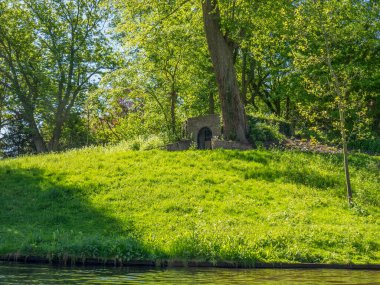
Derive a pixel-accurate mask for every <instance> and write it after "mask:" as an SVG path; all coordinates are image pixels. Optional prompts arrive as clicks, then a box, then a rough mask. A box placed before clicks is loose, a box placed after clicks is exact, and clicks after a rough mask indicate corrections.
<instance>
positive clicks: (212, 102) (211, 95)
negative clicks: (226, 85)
mask: <svg viewBox="0 0 380 285" xmlns="http://www.w3.org/2000/svg"><path fill="white" fill-rule="evenodd" d="M208 99H209V102H208V113H209V114H215V100H214V91H210V93H209V95H208Z"/></svg>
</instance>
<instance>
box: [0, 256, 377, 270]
mask: <svg viewBox="0 0 380 285" xmlns="http://www.w3.org/2000/svg"><path fill="white" fill-rule="evenodd" d="M0 262H5V263H6V264H18V263H19V264H41V265H42V264H49V265H58V266H65V267H67V266H68V267H72V266H87V267H88V266H96V267H147V268H148V267H151V268H230V269H234V268H235V269H337V270H340V269H343V270H380V264H328V263H251V264H246V263H241V262H239V261H235V262H231V261H218V262H208V261H194V260H187V261H182V260H169V261H168V260H159V261H157V260H150V261H148V260H136V261H133V260H130V261H123V260H112V259H108V260H102V259H96V258H85V259H82V260H78V259H72V258H70V257H68V258H67V259H65V260H60V259H57V258H56V259H48V258H44V257H38V256H15V255H5V256H0ZM0 265H1V263H0Z"/></svg>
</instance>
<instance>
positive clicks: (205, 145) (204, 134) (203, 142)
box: [197, 127, 212, 149]
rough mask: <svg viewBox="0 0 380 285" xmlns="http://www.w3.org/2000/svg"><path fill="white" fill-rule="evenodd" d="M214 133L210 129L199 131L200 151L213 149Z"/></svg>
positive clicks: (198, 142)
mask: <svg viewBox="0 0 380 285" xmlns="http://www.w3.org/2000/svg"><path fill="white" fill-rule="evenodd" d="M211 138H212V131H211V130H210V128H208V127H203V128H201V129H200V130H199V132H198V136H197V146H198V149H211Z"/></svg>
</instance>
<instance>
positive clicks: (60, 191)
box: [0, 145, 380, 264]
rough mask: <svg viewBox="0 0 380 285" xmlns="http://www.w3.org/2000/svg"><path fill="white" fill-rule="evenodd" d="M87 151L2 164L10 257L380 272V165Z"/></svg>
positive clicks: (276, 156)
mask: <svg viewBox="0 0 380 285" xmlns="http://www.w3.org/2000/svg"><path fill="white" fill-rule="evenodd" d="M126 148H129V146H123V145H119V146H118V147H108V148H100V147H95V148H87V149H82V150H74V151H69V152H65V153H61V154H49V155H40V156H26V157H22V158H17V159H9V160H4V161H1V162H0V254H3V255H4V254H19V255H36V256H42V257H49V258H59V259H61V260H63V261H64V260H65V259H67V258H68V257H71V258H75V259H85V258H103V259H115V260H163V259H164V260H173V259H180V260H200V261H211V262H217V261H221V260H229V261H236V262H242V263H246V264H253V263H255V262H322V263H379V262H380V240H379V233H380V178H379V165H380V159H379V157H370V156H367V155H362V154H357V155H353V156H352V157H351V161H350V163H351V165H352V183H353V188H354V200H355V207H353V208H348V207H347V206H346V199H345V188H344V173H343V170H342V166H341V157H340V156H339V155H331V154H328V155H327V154H325V155H322V154H309V153H299V152H290V151H288V152H281V151H275V150H273V151H264V150H256V151H248V152H239V151H223V150H220V151H186V152H175V153H172V152H166V151H158V150H149V151H130V150H126Z"/></svg>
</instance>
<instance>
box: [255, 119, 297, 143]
mask: <svg viewBox="0 0 380 285" xmlns="http://www.w3.org/2000/svg"><path fill="white" fill-rule="evenodd" d="M248 124H249V129H250V138H251V140H253V141H254V142H275V143H278V142H281V141H283V140H284V139H285V137H286V136H285V134H284V133H290V130H291V128H290V124H288V123H286V122H284V121H280V120H276V119H265V118H260V117H248Z"/></svg>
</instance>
